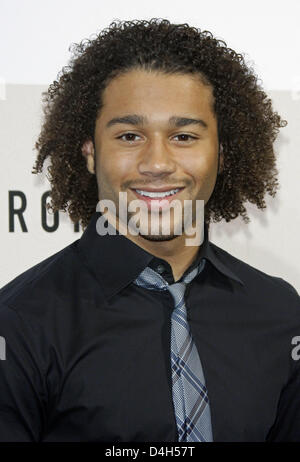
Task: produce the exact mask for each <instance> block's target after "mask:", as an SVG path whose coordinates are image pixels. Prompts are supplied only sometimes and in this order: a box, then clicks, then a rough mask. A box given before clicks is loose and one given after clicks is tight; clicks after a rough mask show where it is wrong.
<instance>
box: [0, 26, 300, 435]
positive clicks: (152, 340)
mask: <svg viewBox="0 0 300 462" xmlns="http://www.w3.org/2000/svg"><path fill="white" fill-rule="evenodd" d="M76 53H77V56H76V57H74V59H73V60H72V61H71V65H70V67H68V68H65V69H64V72H63V73H62V75H61V76H60V78H59V80H58V81H56V82H54V84H53V85H52V86H51V87H50V88H49V91H48V94H47V100H46V101H47V105H46V108H45V121H44V125H43V127H42V131H41V134H40V137H39V140H38V142H37V143H36V148H37V149H38V157H37V161H36V165H35V173H37V172H39V171H42V168H43V164H44V162H45V160H46V158H49V159H50V167H49V174H50V181H51V185H52V208H53V210H68V212H69V215H70V217H71V219H72V220H73V221H77V220H79V221H80V222H81V224H82V226H83V228H85V230H84V233H83V235H82V237H81V238H80V239H78V240H77V241H75V242H73V243H72V244H71V245H69V246H68V247H66V248H65V249H63V250H61V251H60V252H58V253H56V254H55V255H53V256H51V257H49V258H47V259H46V260H44V261H42V262H41V263H40V264H38V265H36V266H34V267H33V268H31V269H30V270H28V271H26V272H25V273H23V274H22V275H20V276H19V277H17V278H16V279H14V280H13V281H12V282H10V283H9V284H8V285H6V286H5V287H4V288H3V289H2V290H1V292H0V300H1V309H0V326H1V327H0V335H1V336H3V338H5V340H6V348H7V354H6V360H5V361H1V364H0V439H1V440H2V441H110V442H115V441H118V442H124V441H126V442H131V441H160V442H170V441H182V442H189V441H193V442H195V441H197V442H205V441H298V440H300V393H299V391H298V389H299V386H298V385H299V384H300V370H299V367H300V366H299V362H297V359H298V355H297V354H295V348H297V336H299V335H300V310H299V296H298V294H297V292H296V290H295V289H294V288H293V287H292V286H291V285H290V284H289V283H288V282H286V281H284V280H283V279H281V278H278V277H274V276H270V275H267V274H265V273H263V272H262V271H260V270H258V269H256V268H253V267H251V266H250V265H248V264H247V263H244V262H242V261H240V260H239V259H237V258H235V257H233V256H232V255H230V254H229V253H227V252H225V251H224V250H222V249H220V248H219V247H217V246H216V245H214V244H212V243H210V242H209V238H208V230H209V223H210V222H211V221H213V220H214V221H219V220H221V219H225V220H226V221H230V220H231V219H234V218H236V217H237V216H242V217H243V219H244V220H245V221H247V220H248V217H247V214H246V210H245V207H244V203H245V201H247V200H248V201H251V202H253V203H255V204H256V205H257V207H259V208H261V209H262V208H264V207H265V202H264V196H265V193H266V192H268V193H269V194H271V195H274V194H275V192H276V187H277V179H276V173H277V171H276V159H275V155H274V151H273V142H274V140H275V138H276V134H277V133H278V130H279V128H280V127H282V126H284V125H285V122H284V121H282V120H281V119H280V116H279V115H278V114H277V113H275V112H273V110H272V106H271V102H270V100H269V99H268V98H267V96H266V94H265V93H264V92H263V90H262V89H261V88H260V87H259V86H258V84H257V81H256V78H255V76H254V75H253V74H252V72H251V70H249V69H248V68H247V66H246V64H245V62H244V60H243V58H242V56H241V55H238V54H237V53H235V52H234V51H233V50H231V49H228V48H227V47H226V44H225V43H224V42H221V41H217V40H216V39H214V38H213V37H212V35H211V34H210V33H208V32H201V31H199V30H197V29H195V28H191V27H189V26H188V25H186V24H184V25H174V24H170V23H169V22H168V21H166V20H163V21H161V20H155V19H154V20H151V21H149V22H147V21H132V22H124V23H122V22H121V23H112V24H111V25H110V27H109V28H108V29H106V30H104V31H103V32H102V33H101V34H99V36H98V37H97V38H96V39H94V40H93V41H89V42H88V43H81V44H79V45H78V46H77V49H76ZM76 53H75V54H76ZM120 193H123V194H124V195H123V196H120ZM124 197H125V198H126V200H127V201H128V207H127V209H126V212H128V214H127V215H126V218H125V219H124V218H123V215H122V213H121V212H120V206H122V205H124V204H123V202H122V198H124ZM135 200H138V201H139V205H140V208H141V209H142V210H141V213H140V215H139V219H138V221H136V222H134V219H135V217H136V214H137V213H138V212H137V210H134V209H133V208H132V207H131V205H130V204H133V201H135ZM175 200H176V201H177V204H179V206H180V207H181V208H179V212H178V213H175V209H174V210H173V209H172V208H171V205H172V204H173V202H172V201H175ZM101 201H104V202H102V206H101ZM109 203H110V204H113V205H114V206H115V207H112V208H111V209H109V206H108V205H107V204H109ZM199 203H200V204H201V203H204V205H205V207H204V216H203V217H202V221H201V222H199V215H198V214H197V210H198V209H197V206H198V204H199ZM97 204H98V209H97V210H100V211H95V210H96V206H97ZM99 204H100V205H99ZM103 204H104V205H103ZM188 204H192V207H191V208H190V209H187V208H186V207H188ZM104 206H105V207H106V208H105V207H104ZM186 210H189V213H188V214H185V211H186ZM135 211H136V213H134V212H135ZM114 212H116V213H115V214H114ZM166 212H170V214H169V223H168V224H169V228H164V226H165V225H166V223H167V222H166V217H167V216H168V215H167V213H166ZM189 217H190V218H192V220H191V222H190V225H196V227H195V228H193V229H194V231H195V232H194V234H197V229H202V228H203V229H204V235H203V233H202V234H201V239H200V241H199V242H197V241H193V242H192V244H191V243H189V244H188V243H187V239H188V238H190V237H191V234H190V229H191V227H186V226H185V225H186V218H189ZM103 218H104V220H103ZM148 218H151V219H153V221H152V222H151V223H152V224H153V226H154V228H155V227H156V232H154V231H153V228H152V226H149V221H147V219H148ZM104 224H105V226H106V230H107V232H106V233H105V232H103V229H104V228H103V226H104ZM124 229H125V231H128V232H124ZM165 229H167V231H166V232H165Z"/></svg>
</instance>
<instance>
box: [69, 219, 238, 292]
mask: <svg viewBox="0 0 300 462" xmlns="http://www.w3.org/2000/svg"><path fill="white" fill-rule="evenodd" d="M100 216H101V213H100V212H94V213H93V215H92V217H91V220H90V222H89V224H88V226H87V228H86V229H85V230H84V232H83V234H82V236H81V238H80V239H79V241H77V242H78V245H77V249H78V252H79V254H80V256H81V258H82V260H83V262H84V264H85V266H86V267H87V268H88V269H89V270H90V271H91V272H92V273H93V275H94V277H95V278H96V279H97V281H98V282H99V284H100V285H101V287H102V289H103V292H104V296H105V297H106V298H109V297H111V296H113V295H115V294H117V293H118V292H119V291H120V290H122V289H123V288H124V287H126V286H127V285H128V284H130V283H131V282H133V281H134V280H135V279H136V278H137V277H138V275H139V274H140V273H141V272H142V271H143V270H144V269H145V268H146V266H148V265H149V264H150V262H151V261H152V260H153V259H155V258H156V257H154V255H152V254H150V253H149V252H147V251H146V250H144V249H142V248H141V247H140V246H138V245H137V244H135V243H134V242H132V241H131V240H130V239H128V238H127V237H126V236H124V235H122V234H120V233H119V232H118V231H116V234H114V235H111V234H105V235H104V236H101V235H100V234H98V232H97V229H96V224H97V220H98V219H99V218H100ZM112 229H114V228H112ZM216 249H217V247H216V246H214V244H212V243H210V242H209V237H208V227H207V225H206V224H205V226H204V240H203V242H202V244H201V246H200V248H199V254H198V256H197V258H196V261H197V262H198V261H199V262H200V260H201V259H202V258H206V259H207V260H209V261H210V263H212V264H213V266H214V267H215V268H216V269H217V270H218V271H220V272H221V273H223V274H224V275H225V276H227V277H228V278H231V279H234V280H235V281H237V282H238V283H240V284H242V285H243V284H244V283H243V282H242V280H241V279H240V278H239V277H238V276H237V275H236V274H235V273H234V272H233V271H232V270H231V269H230V268H229V267H228V265H226V263H225V262H224V261H222V260H221V259H220V255H218V252H216Z"/></svg>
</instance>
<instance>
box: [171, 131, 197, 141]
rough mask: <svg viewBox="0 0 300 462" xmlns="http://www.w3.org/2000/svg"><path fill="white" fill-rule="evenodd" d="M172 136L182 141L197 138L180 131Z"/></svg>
mask: <svg viewBox="0 0 300 462" xmlns="http://www.w3.org/2000/svg"><path fill="white" fill-rule="evenodd" d="M174 138H181V139H179V140H178V141H183V142H186V141H192V140H196V139H197V138H196V137H195V136H192V135H188V134H187V133H180V134H179V135H175V136H174Z"/></svg>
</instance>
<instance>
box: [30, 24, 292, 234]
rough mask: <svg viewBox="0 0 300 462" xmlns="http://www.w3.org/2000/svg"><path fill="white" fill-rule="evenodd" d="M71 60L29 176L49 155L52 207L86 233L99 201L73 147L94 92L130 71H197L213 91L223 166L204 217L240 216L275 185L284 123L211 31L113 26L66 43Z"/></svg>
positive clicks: (88, 124) (51, 97) (91, 118)
mask: <svg viewBox="0 0 300 462" xmlns="http://www.w3.org/2000/svg"><path fill="white" fill-rule="evenodd" d="M69 51H72V52H73V56H72V57H71V59H70V61H69V65H68V66H66V67H63V68H62V71H60V73H59V74H58V76H57V80H56V81H54V82H53V84H51V85H50V87H49V89H48V91H47V92H44V93H43V102H44V103H45V104H44V121H43V126H42V129H41V133H40V135H39V138H38V140H37V142H36V143H35V148H36V149H37V151H38V155H37V159H36V161H35V165H34V167H33V172H32V173H39V172H42V170H43V166H44V162H45V160H46V158H47V157H48V158H49V160H50V166H48V168H47V171H48V172H49V175H48V179H49V181H50V183H51V202H50V204H48V208H49V209H51V210H52V211H56V210H64V211H67V212H68V213H69V216H70V218H71V220H72V221H74V222H79V223H81V225H82V227H83V228H85V227H86V226H87V224H88V222H89V221H90V218H91V215H92V214H93V213H94V212H95V209H96V205H97V202H98V188H97V180H96V176H95V175H93V174H91V173H89V172H88V170H87V168H86V162H85V159H84V157H83V155H82V151H81V147H82V145H83V143H84V142H85V141H86V140H87V139H91V140H93V141H94V129H95V122H96V119H97V117H98V115H99V113H100V111H101V107H102V106H101V105H102V102H101V95H102V93H103V90H104V89H105V87H106V86H107V84H108V83H109V81H110V80H111V79H112V78H114V77H115V76H118V75H120V74H121V73H124V72H126V71H128V70H131V69H136V68H142V69H146V70H159V71H161V72H164V73H171V74H172V73H180V74H188V73H198V74H201V76H202V78H204V80H205V82H206V83H207V84H210V85H211V86H212V88H213V95H214V111H215V114H216V117H217V122H218V135H219V142H220V144H221V145H222V148H223V156H224V164H223V170H222V172H221V173H219V175H218V176H217V180H216V184H215V188H214V191H213V193H212V195H211V197H210V199H209V201H208V202H207V204H206V207H205V221H206V223H207V224H208V225H209V223H210V222H211V221H215V222H217V221H220V220H221V219H225V220H226V221H227V222H228V221H230V220H232V219H234V218H236V217H237V216H239V215H240V216H242V218H243V220H244V221H245V222H249V221H250V220H249V217H248V215H247V211H246V209H245V207H244V203H245V202H246V201H249V202H251V203H253V204H256V206H257V207H258V208H259V209H263V208H265V207H266V204H265V201H264V196H265V194H266V192H267V193H268V194H270V195H271V196H275V194H276V191H277V188H278V180H277V175H278V171H277V169H276V158H275V154H274V149H273V143H274V141H275V139H276V136H277V134H278V132H279V129H280V127H284V126H285V125H286V121H285V120H282V119H281V117H280V116H279V115H278V113H277V112H274V111H273V108H272V102H271V100H270V98H269V97H268V96H267V95H266V93H265V92H264V91H263V89H262V88H261V86H260V85H259V83H258V79H257V76H256V75H255V74H254V71H253V69H252V68H251V67H249V66H248V65H247V64H246V62H245V59H244V57H243V56H242V55H241V54H238V53H236V52H235V51H233V50H232V49H230V48H228V47H227V45H226V43H225V42H224V41H222V40H217V39H216V38H214V37H213V35H212V34H211V32H209V31H201V30H199V29H197V28H195V27H191V26H189V25H188V24H172V23H170V22H169V21H168V20H166V19H160V18H159V19H157V18H154V19H151V20H150V21H145V20H134V21H119V20H116V21H114V22H112V23H111V24H110V25H109V27H108V28H106V29H104V30H103V31H101V32H100V33H99V34H98V35H96V36H95V37H94V38H93V39H92V38H91V39H90V40H83V41H81V42H80V43H79V44H72V45H71V46H70V48H69Z"/></svg>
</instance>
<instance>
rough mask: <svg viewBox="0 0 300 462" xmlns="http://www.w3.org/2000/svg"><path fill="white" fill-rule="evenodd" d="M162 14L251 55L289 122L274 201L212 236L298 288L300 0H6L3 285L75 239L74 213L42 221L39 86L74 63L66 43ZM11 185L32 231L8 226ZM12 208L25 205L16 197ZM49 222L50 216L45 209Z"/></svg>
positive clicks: (0, 197) (2, 8)
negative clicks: (37, 170)
mask: <svg viewBox="0 0 300 462" xmlns="http://www.w3.org/2000/svg"><path fill="white" fill-rule="evenodd" d="M152 17H163V18H167V19H169V20H171V21H173V22H177V23H179V22H180V23H182V22H188V23H189V24H190V25H193V26H196V27H200V28H201V29H207V30H210V31H211V32H212V33H213V34H214V35H215V36H216V37H217V38H220V39H223V40H225V41H226V42H227V44H228V46H230V47H231V48H233V49H235V50H236V51H238V52H241V53H243V54H244V55H245V57H246V59H247V61H248V62H249V63H250V64H251V65H252V66H253V67H254V69H255V71H256V73H257V74H258V75H259V77H260V79H261V80H262V83H263V86H264V88H265V90H266V91H267V92H268V94H269V95H270V96H271V98H272V99H273V103H274V107H275V109H276V110H278V111H279V113H280V114H281V115H282V116H283V117H284V118H285V119H287V120H288V126H287V127H286V128H284V129H282V131H281V134H280V136H279V139H278V141H277V142H276V152H277V155H278V168H279V172H280V175H279V181H280V184H281V188H280V191H279V192H278V194H277V197H276V198H275V199H272V198H271V197H269V196H267V204H268V208H267V210H265V211H259V210H257V209H256V208H255V207H254V206H252V205H249V206H248V207H247V209H248V212H249V216H250V219H251V222H250V224H248V225H247V224H245V223H243V222H242V220H241V219H236V220H234V221H232V222H230V223H225V222H221V223H218V224H212V225H211V231H210V238H211V240H212V241H213V242H214V243H216V244H217V245H219V246H220V247H222V248H224V249H225V250H227V251H228V252H230V253H232V254H233V255H235V256H236V257H238V258H240V259H242V260H244V261H246V262H248V263H249V264H251V265H253V266H255V267H256V268H258V269H260V270H262V271H264V272H266V273H268V274H271V275H274V276H280V277H283V278H284V279H285V280H287V281H288V282H290V283H291V284H292V285H294V287H295V288H296V289H297V290H298V292H300V270H299V264H298V261H299V256H300V243H299V230H300V226H299V225H300V216H299V205H298V200H299V186H298V181H299V176H300V156H299V148H300V130H299V128H300V28H299V19H300V2H299V1H298V0H286V1H285V2H281V1H277V0H276V1H271V0H270V1H269V0H268V1H267V0H265V1H263V2H262V1H261V0H260V1H258V0H252V1H251V2H247V3H245V2H241V1H238V0H227V1H226V2H224V1H221V0H210V1H209V2H207V0H205V1H201V0H185V1H184V2H182V0H180V1H178V0H167V1H164V2H162V1H161V0H160V1H158V0H152V1H151V2H149V3H147V2H140V1H139V0H127V1H126V2H124V1H122V0H110V1H109V2H104V1H100V0H98V1H97V0H85V1H84V2H82V1H78V0H51V1H48V0H43V1H38V0H26V1H25V0H24V1H22V0H19V1H18V0H0V119H1V121H0V122H1V123H0V156H1V167H2V168H1V170H0V212H1V220H0V243H1V259H0V261H1V263H0V287H1V286H2V285H4V284H5V283H6V282H8V281H10V280H11V279H12V278H14V277H15V276H17V275H18V274H20V273H21V272H23V271H24V270H26V269H27V268H29V267H30V266H32V265H33V264H35V263H38V262H39V261H41V260H42V259H44V258H46V257H48V256H49V255H51V254H53V253H55V252H56V251H58V250H60V249H61V248H63V247H65V246H66V245H68V244H69V243H71V242H73V241H74V240H75V239H78V238H79V237H80V235H81V231H80V232H74V229H73V226H72V224H71V222H70V220H69V219H68V217H67V216H66V215H65V214H63V213H60V223H59V227H58V229H57V230H56V231H55V232H47V231H45V230H44V229H43V227H42V225H41V197H42V195H43V193H44V192H45V191H47V190H49V184H48V182H47V180H46V178H45V177H37V176H36V175H32V174H31V170H32V166H33V163H34V159H35V155H36V153H35V151H34V149H33V146H34V143H35V140H36V138H37V136H38V133H39V129H40V126H41V117H42V111H41V92H42V91H43V90H45V89H46V88H47V87H48V85H49V84H50V83H52V81H53V80H55V79H56V76H57V73H58V72H59V71H60V70H61V68H62V67H63V66H65V65H67V63H68V59H69V58H70V53H69V51H68V47H69V45H70V44H71V43H73V42H79V41H81V40H82V39H84V38H90V37H91V36H92V35H93V34H95V33H97V32H99V31H100V30H101V29H102V28H104V27H107V26H108V25H109V23H110V22H111V21H113V20H114V19H123V20H124V19H126V20H130V19H150V18H152ZM8 191H20V192H21V193H22V194H23V205H24V198H25V199H26V209H25V210H24V218H25V225H26V228H27V232H23V231H22V229H21V226H20V223H19V221H18V220H15V229H14V231H13V232H9V200H8ZM14 200H15V202H14V204H15V207H16V208H17V207H19V206H20V205H21V199H20V197H17V196H16V197H15V199H14ZM47 220H48V223H49V225H51V222H52V221H51V220H53V217H51V216H49V217H48V219H47Z"/></svg>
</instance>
